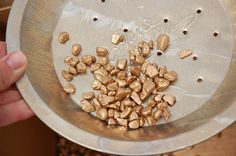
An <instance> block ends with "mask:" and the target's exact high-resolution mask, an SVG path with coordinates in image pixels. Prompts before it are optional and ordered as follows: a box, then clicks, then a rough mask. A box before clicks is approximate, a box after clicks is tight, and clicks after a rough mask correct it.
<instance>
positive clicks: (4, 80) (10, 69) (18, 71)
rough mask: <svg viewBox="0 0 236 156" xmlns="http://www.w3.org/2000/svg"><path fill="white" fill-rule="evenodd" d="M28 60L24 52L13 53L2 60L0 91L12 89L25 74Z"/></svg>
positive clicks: (0, 60)
mask: <svg viewBox="0 0 236 156" xmlns="http://www.w3.org/2000/svg"><path fill="white" fill-rule="evenodd" d="M26 64H27V60H26V57H25V55H24V54H23V53H22V52H13V53H10V54H8V55H6V56H4V57H3V58H1V59H0V91H3V90H5V89H7V88H8V87H10V86H11V85H12V84H13V83H14V82H15V81H17V80H18V79H19V78H20V77H21V76H22V74H23V73H24V72H25V69H26Z"/></svg>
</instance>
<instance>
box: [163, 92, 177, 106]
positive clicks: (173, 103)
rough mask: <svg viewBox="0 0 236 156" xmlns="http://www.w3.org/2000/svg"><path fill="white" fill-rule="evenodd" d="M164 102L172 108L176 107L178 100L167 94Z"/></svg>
mask: <svg viewBox="0 0 236 156" xmlns="http://www.w3.org/2000/svg"><path fill="white" fill-rule="evenodd" d="M163 100H164V101H165V102H167V103H168V104H169V105H170V106H174V105H175V103H176V98H175V96H173V95H170V94H166V95H164V96H163Z"/></svg>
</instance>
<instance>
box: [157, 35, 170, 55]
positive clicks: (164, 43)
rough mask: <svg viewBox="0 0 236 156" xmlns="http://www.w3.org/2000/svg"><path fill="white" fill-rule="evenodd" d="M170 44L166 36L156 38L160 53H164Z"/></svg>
mask: <svg viewBox="0 0 236 156" xmlns="http://www.w3.org/2000/svg"><path fill="white" fill-rule="evenodd" d="M169 42H170V38H169V36H168V35H167V34H161V35H159V36H158V38H157V49H158V50H159V51H161V52H165V50H166V49H167V48H168V46H169Z"/></svg>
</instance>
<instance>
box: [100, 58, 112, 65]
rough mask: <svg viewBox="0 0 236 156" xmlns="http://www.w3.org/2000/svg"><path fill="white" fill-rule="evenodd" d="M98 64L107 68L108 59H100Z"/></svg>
mask: <svg viewBox="0 0 236 156" xmlns="http://www.w3.org/2000/svg"><path fill="white" fill-rule="evenodd" d="M98 63H99V64H101V65H102V66H106V65H107V64H108V63H109V60H108V57H100V58H99V60H98Z"/></svg>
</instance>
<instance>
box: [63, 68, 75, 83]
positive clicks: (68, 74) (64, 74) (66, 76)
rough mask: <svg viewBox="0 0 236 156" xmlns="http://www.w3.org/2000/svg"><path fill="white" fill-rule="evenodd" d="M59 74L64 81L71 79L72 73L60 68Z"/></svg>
mask: <svg viewBox="0 0 236 156" xmlns="http://www.w3.org/2000/svg"><path fill="white" fill-rule="evenodd" d="M61 75H62V77H63V78H64V79H65V80H66V81H72V80H73V75H71V74H70V73H69V72H68V71H65V70H62V72H61Z"/></svg>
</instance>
